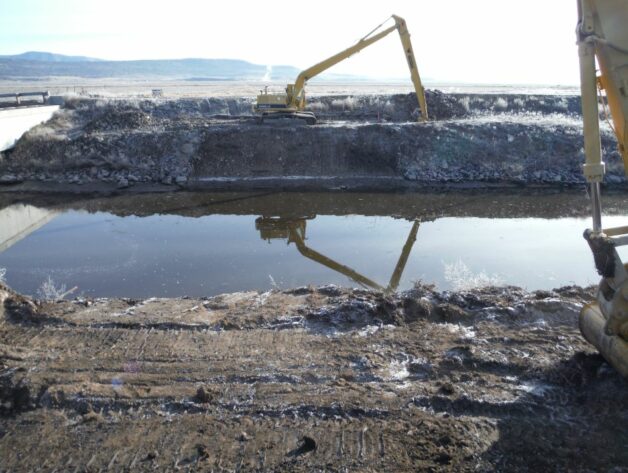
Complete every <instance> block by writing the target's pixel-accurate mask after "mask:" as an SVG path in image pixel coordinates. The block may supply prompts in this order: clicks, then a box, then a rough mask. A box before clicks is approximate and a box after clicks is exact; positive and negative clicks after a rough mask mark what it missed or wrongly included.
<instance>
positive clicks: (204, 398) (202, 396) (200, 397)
mask: <svg viewBox="0 0 628 473" xmlns="http://www.w3.org/2000/svg"><path fill="white" fill-rule="evenodd" d="M211 400H212V395H211V393H210V392H209V391H205V389H204V388H203V386H200V387H199V388H198V389H197V390H196V396H194V401H196V402H200V403H202V404H206V403H208V402H211Z"/></svg>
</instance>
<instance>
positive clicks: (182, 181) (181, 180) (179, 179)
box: [175, 176, 188, 185]
mask: <svg viewBox="0 0 628 473" xmlns="http://www.w3.org/2000/svg"><path fill="white" fill-rule="evenodd" d="M175 182H176V183H177V184H178V185H183V184H185V183H186V182H188V178H187V177H186V176H177V177H176V179H175Z"/></svg>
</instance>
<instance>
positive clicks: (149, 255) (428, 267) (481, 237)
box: [0, 194, 624, 298]
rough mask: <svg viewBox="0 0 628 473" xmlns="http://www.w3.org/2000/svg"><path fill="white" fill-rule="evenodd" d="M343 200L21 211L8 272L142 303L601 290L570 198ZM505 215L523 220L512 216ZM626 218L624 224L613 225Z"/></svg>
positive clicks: (90, 205)
mask: <svg viewBox="0 0 628 473" xmlns="http://www.w3.org/2000/svg"><path fill="white" fill-rule="evenodd" d="M317 195H318V196H319V197H316V196H317ZM278 196H282V197H281V198H280V197H278ZM338 196H342V197H341V198H337V199H335V200H334V197H333V194H332V195H331V196H330V195H328V194H274V195H270V196H269V195H267V194H264V195H255V196H250V195H249V196H248V197H247V196H240V197H237V196H236V197H234V196H229V195H224V194H223V195H220V197H219V199H220V200H219V201H216V200H213V201H211V202H209V201H208V200H207V199H209V197H207V195H206V194H187V195H184V196H181V195H178V196H175V197H169V196H160V195H152V196H137V197H127V198H125V200H124V201H121V200H119V199H118V200H116V199H115V198H114V199H99V200H93V201H83V202H72V203H67V202H66V203H63V204H59V203H57V204H47V205H41V204H37V205H32V204H30V203H22V204H12V205H9V206H6V207H4V208H3V209H0V228H2V233H0V238H1V239H3V241H0V250H3V251H2V253H0V268H4V269H6V275H5V276H4V277H5V279H6V281H7V282H8V284H9V285H10V286H12V287H13V288H15V289H16V290H18V291H20V292H23V293H26V294H32V295H37V294H38V291H41V288H42V283H44V281H48V279H49V278H50V279H51V280H52V281H53V282H54V284H55V285H56V287H57V289H62V287H61V286H65V290H70V289H72V288H74V287H77V289H76V290H75V291H74V292H73V293H72V294H73V295H80V294H85V295H90V296H98V297H113V296H118V297H138V298H146V297H153V296H154V297H175V296H184V295H189V296H195V297H196V296H212V295H216V294H219V293H224V292H235V291H249V290H261V291H266V290H269V289H273V288H280V289H287V288H294V287H299V286H305V285H309V284H313V285H324V284H337V285H342V286H353V287H375V288H395V287H397V288H398V289H402V290H403V289H408V288H410V287H412V285H413V284H414V282H415V281H418V280H421V281H422V282H424V283H433V284H436V285H437V287H438V288H440V289H460V288H463V289H464V288H465V287H458V286H459V285H460V284H461V281H462V284H466V285H467V286H468V285H469V284H470V282H471V284H482V283H485V282H487V281H488V282H496V281H498V282H499V283H502V284H511V285H517V286H522V287H525V288H527V289H530V290H533V289H550V288H554V287H559V286H563V285H569V284H578V285H589V284H596V283H597V281H598V276H597V274H596V272H595V269H594V267H593V261H592V257H591V255H590V252H589V249H588V247H587V245H586V243H585V241H584V240H583V239H582V236H581V235H582V231H583V229H584V228H585V227H587V226H588V225H589V219H588V218H586V217H585V216H575V217H574V216H568V217H565V216H561V213H562V211H561V209H563V210H564V211H565V212H566V213H567V214H568V215H573V213H574V212H573V209H574V207H573V206H572V205H571V204H570V199H572V200H573V202H579V201H580V199H582V196H581V195H577V196H576V195H574V196H571V197H569V196H567V197H565V196H563V195H558V196H553V197H552V196H549V197H547V198H546V197H541V198H539V196H518V197H517V204H516V208H515V207H514V205H515V204H513V202H514V201H513V196H505V195H504V196H499V195H490V196H485V197H481V196H480V197H478V196H474V197H473V198H470V197H469V196H466V197H465V196H457V195H452V196H449V197H447V196H442V195H405V196H404V195H402V196H399V195H387V194H385V195H377V194H353V195H352V194H338ZM214 197H216V195H215V194H214ZM216 199H218V197H216ZM265 199H266V204H263V202H264V200H265ZM430 199H432V200H430ZM456 199H457V200H456ZM526 199H527V201H526ZM25 200H26V201H28V199H25ZM308 201H309V202H310V203H309V204H308ZM160 202H161V204H162V205H161V206H160ZM216 202H218V204H217V203H216ZM369 202H371V203H372V204H371V205H369ZM382 202H384V203H382ZM404 202H405V205H404ZM434 202H439V203H440V204H441V207H439V208H437V209H435V208H434V205H433V204H434ZM452 202H454V204H452ZM445 204H447V205H445ZM308 205H309V207H308ZM580 205H582V204H580ZM542 207H543V208H545V209H546V210H547V209H554V210H551V211H547V212H546V210H543V208H542ZM505 208H506V209H508V208H510V209H511V210H512V212H511V213H512V214H514V215H516V218H502V217H503V215H504V213H505V212H504V209H505ZM422 209H423V210H422ZM425 209H428V210H429V211H428V210H425ZM491 209H493V210H494V212H493V213H492V210H491ZM526 209H528V210H526ZM526 214H527V215H530V216H526ZM493 215H494V216H493ZM552 215H553V217H552ZM623 221H624V219H623V218H622V217H621V216H617V215H614V216H611V217H607V218H606V219H605V224H606V225H619V224H621V223H622V222H623ZM452 273H453V274H452Z"/></svg>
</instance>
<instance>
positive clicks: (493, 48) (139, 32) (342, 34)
mask: <svg viewBox="0 0 628 473" xmlns="http://www.w3.org/2000/svg"><path fill="white" fill-rule="evenodd" d="M392 13H395V14H397V15H399V16H402V17H404V18H405V19H406V21H407V23H408V27H409V30H410V33H411V34H412V41H413V45H414V49H415V55H416V59H417V63H418V65H419V70H420V72H421V75H422V76H424V77H426V78H433V79H437V80H439V81H463V82H477V83H504V84H507V83H517V84H521V83H529V84H552V85H554V84H564V85H573V84H577V82H578V61H577V57H578V56H577V50H576V46H575V34H574V31H575V23H576V0H526V1H513V0H431V1H428V0H386V1H381V0H380V1H374V0H361V1H359V0H315V1H312V0H310V1H305V2H303V1H285V0H256V1H250V0H246V1H245V0H220V1H210V0H204V1H200V0H199V1H194V0H177V1H158V0H0V54H17V53H21V52H24V51H31V50H35V51H49V52H55V53H60V54H70V55H84V56H93V57H98V58H103V59H116V60H118V59H158V58H184V57H203V58H235V59H244V60H247V61H250V62H254V63H257V64H266V65H267V64H288V65H293V66H296V67H298V68H305V67H308V66H310V65H312V64H314V63H316V62H318V61H320V60H322V59H324V58H326V57H328V56H330V55H332V54H335V53H336V52H338V51H340V50H342V49H344V48H345V47H348V46H350V45H351V44H352V43H353V42H354V41H356V40H358V39H359V38H360V37H362V36H364V35H365V34H366V33H368V32H369V31H370V30H371V29H372V28H373V27H375V26H376V25H378V24H379V23H381V22H382V21H383V20H384V19H385V18H386V17H388V16H389V15H390V14H392ZM333 72H336V73H344V74H364V75H368V76H372V77H399V78H404V77H407V75H408V73H407V66H406V63H405V60H404V57H403V53H402V51H401V48H400V45H399V40H398V38H397V37H395V36H393V35H390V36H389V37H388V38H385V39H384V40H382V41H380V42H379V43H378V44H375V45H373V46H371V47H370V48H368V49H365V50H364V51H363V52H361V53H360V54H359V55H357V56H354V57H352V58H351V59H349V60H348V61H345V62H343V63H341V64H339V65H338V66H336V67H335V68H334V69H333Z"/></svg>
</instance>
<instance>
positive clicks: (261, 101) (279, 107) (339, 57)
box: [255, 15, 428, 121]
mask: <svg viewBox="0 0 628 473" xmlns="http://www.w3.org/2000/svg"><path fill="white" fill-rule="evenodd" d="M391 18H392V19H393V20H394V21H395V24H394V25H393V26H390V27H388V28H386V29H384V30H382V31H380V32H379V33H375V32H376V31H377V30H379V28H380V27H381V26H382V25H379V26H378V27H377V28H375V29H374V30H373V31H371V32H370V33H368V34H367V35H366V36H364V37H363V38H362V39H360V40H359V41H358V42H357V43H356V44H354V45H353V46H351V47H349V48H347V49H345V50H344V51H341V52H339V53H338V54H335V55H333V56H331V57H330V58H327V59H325V60H324V61H322V62H319V63H318V64H315V65H313V66H312V67H310V68H308V69H305V70H304V71H302V72H301V73H300V74H299V75H298V76H297V79H296V81H295V82H294V84H288V85H287V87H286V93H285V94H281V95H275V94H268V93H263V94H261V95H259V96H258V97H257V104H256V106H255V111H256V112H258V113H262V114H266V115H268V114H272V113H273V112H278V113H284V114H285V113H286V112H299V111H303V110H305V84H306V82H307V81H308V80H309V79H311V78H313V77H315V76H317V75H318V74H320V73H322V72H324V71H326V70H327V69H329V68H330V67H332V66H334V65H336V64H338V63H339V62H341V61H344V60H345V59H347V58H349V57H351V56H353V55H354V54H356V53H358V52H360V51H362V50H363V49H364V48H366V47H367V46H370V45H371V44H373V43H375V42H377V41H379V40H380V39H382V38H384V37H385V36H388V35H389V34H390V33H392V32H393V31H395V30H397V31H398V32H399V37H400V39H401V44H402V46H403V50H404V53H405V56H406V61H407V62H408V67H409V68H410V75H411V78H412V83H413V84H414V90H415V92H416V96H417V100H418V102H419V108H420V110H421V116H420V118H419V120H421V121H425V120H427V119H428V115H427V104H426V102H425V90H424V89H423V85H422V84H421V77H420V75H419V70H418V68H417V65H416V60H415V59H414V51H413V49H412V42H411V41H410V32H409V31H408V27H407V25H406V22H405V20H404V19H403V18H401V17H399V16H396V15H392V17H391Z"/></svg>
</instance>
